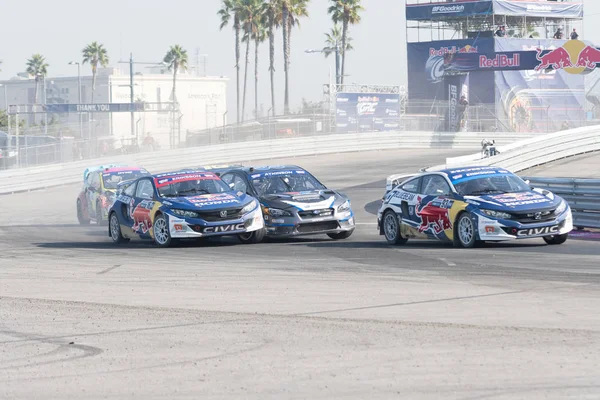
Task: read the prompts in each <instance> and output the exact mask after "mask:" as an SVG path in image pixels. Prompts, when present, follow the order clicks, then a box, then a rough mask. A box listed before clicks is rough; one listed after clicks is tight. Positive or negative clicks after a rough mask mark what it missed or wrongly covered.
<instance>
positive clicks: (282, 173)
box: [250, 170, 306, 179]
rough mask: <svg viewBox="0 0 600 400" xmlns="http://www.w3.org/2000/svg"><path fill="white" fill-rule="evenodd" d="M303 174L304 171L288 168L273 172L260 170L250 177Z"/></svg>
mask: <svg viewBox="0 0 600 400" xmlns="http://www.w3.org/2000/svg"><path fill="white" fill-rule="evenodd" d="M294 174H297V175H304V174H306V171H297V170H288V171H273V172H261V173H259V174H252V175H250V177H251V178H252V179H256V178H260V177H267V176H281V175H294Z"/></svg>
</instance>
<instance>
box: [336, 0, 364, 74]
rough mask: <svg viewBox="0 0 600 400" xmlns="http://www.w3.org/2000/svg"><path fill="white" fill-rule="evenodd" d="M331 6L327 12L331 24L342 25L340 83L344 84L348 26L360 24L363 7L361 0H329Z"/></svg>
mask: <svg viewBox="0 0 600 400" xmlns="http://www.w3.org/2000/svg"><path fill="white" fill-rule="evenodd" d="M330 1H331V2H332V3H333V4H332V5H331V6H330V7H329V9H328V10H327V12H328V13H329V14H331V19H333V22H335V23H338V22H341V23H342V48H341V52H342V71H341V77H340V81H341V83H342V84H343V83H344V74H345V71H346V52H345V51H344V50H345V49H346V41H347V38H348V25H349V24H353V25H354V24H358V23H359V22H360V12H361V11H362V10H364V7H363V6H362V5H361V4H360V1H361V0H330Z"/></svg>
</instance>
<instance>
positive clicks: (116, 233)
mask: <svg viewBox="0 0 600 400" xmlns="http://www.w3.org/2000/svg"><path fill="white" fill-rule="evenodd" d="M108 231H109V232H110V238H111V239H112V240H113V242H114V243H115V244H123V243H127V242H129V239H128V238H126V237H124V236H123V234H122V233H121V224H120V223H119V218H118V217H117V213H115V212H113V213H112V214H110V216H109V217H108Z"/></svg>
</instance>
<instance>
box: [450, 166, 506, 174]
mask: <svg viewBox="0 0 600 400" xmlns="http://www.w3.org/2000/svg"><path fill="white" fill-rule="evenodd" d="M496 169H497V168H494V167H473V168H464V169H455V170H452V171H450V174H460V173H463V172H471V171H488V173H492V172H494V171H495V170H496ZM490 170H493V171H490Z"/></svg>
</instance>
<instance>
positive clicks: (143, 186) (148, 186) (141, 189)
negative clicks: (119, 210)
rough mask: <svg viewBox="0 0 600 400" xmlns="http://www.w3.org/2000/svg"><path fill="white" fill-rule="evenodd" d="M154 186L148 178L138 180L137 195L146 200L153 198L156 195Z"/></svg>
mask: <svg viewBox="0 0 600 400" xmlns="http://www.w3.org/2000/svg"><path fill="white" fill-rule="evenodd" d="M153 194H154V187H153V186H152V182H150V181H149V180H148V179H143V180H141V181H139V182H138V184H137V190H136V191H135V197H137V198H139V199H144V200H151V199H152V198H153V197H154V196H153Z"/></svg>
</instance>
